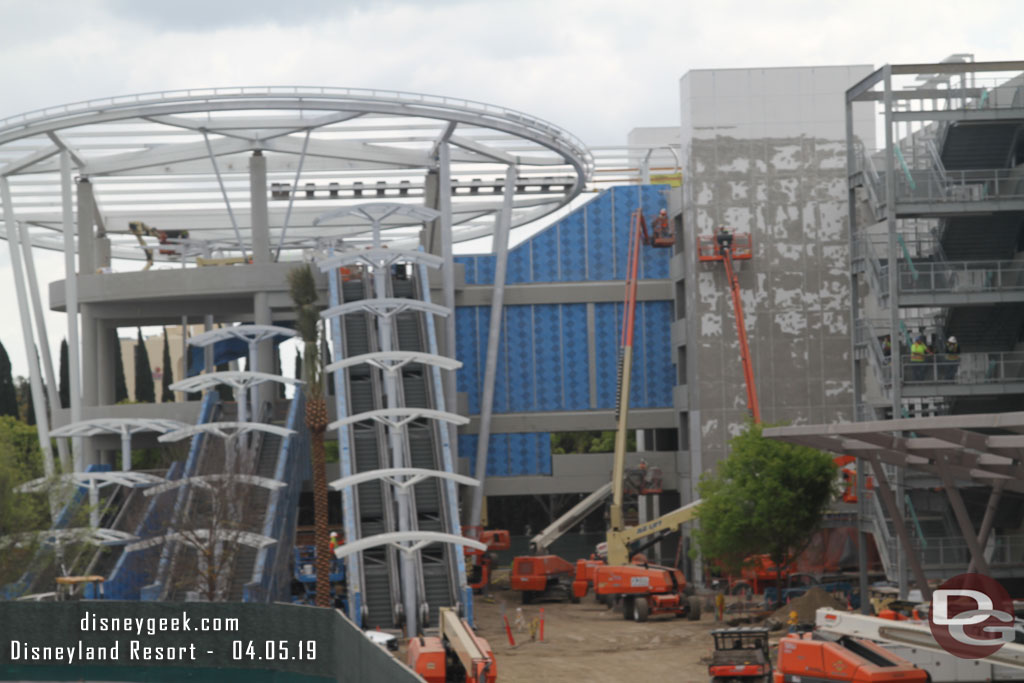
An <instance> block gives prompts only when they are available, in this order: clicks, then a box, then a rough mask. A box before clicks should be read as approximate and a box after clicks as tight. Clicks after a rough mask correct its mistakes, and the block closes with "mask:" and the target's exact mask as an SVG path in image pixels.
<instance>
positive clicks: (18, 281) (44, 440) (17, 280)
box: [0, 176, 54, 512]
mask: <svg viewBox="0 0 1024 683" xmlns="http://www.w3.org/2000/svg"><path fill="white" fill-rule="evenodd" d="M0 200H2V202H3V207H4V222H5V223H6V224H7V251H8V252H9V253H10V256H11V271H12V272H13V274H14V290H15V294H16V296H17V298H18V314H19V316H20V317H21V334H22V338H23V339H24V342H25V356H26V357H27V358H26V360H28V375H29V382H30V384H31V388H32V407H33V408H34V409H35V411H36V427H37V433H38V436H39V448H40V450H42V452H43V471H44V472H45V473H46V476H47V477H52V476H53V451H52V450H50V420H49V418H48V417H47V413H46V399H44V398H43V383H42V378H41V377H40V374H39V359H38V357H37V356H36V350H35V342H34V339H33V338H32V320H31V317H30V316H29V309H28V297H27V296H26V294H25V276H24V274H23V273H22V270H21V254H20V253H19V251H18V228H17V221H16V220H15V218H14V202H13V201H12V200H11V185H10V183H9V182H8V180H7V176H0ZM53 503H54V501H53V500H52V499H51V512H53V509H52V508H53Z"/></svg>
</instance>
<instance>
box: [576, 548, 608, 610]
mask: <svg viewBox="0 0 1024 683" xmlns="http://www.w3.org/2000/svg"><path fill="white" fill-rule="evenodd" d="M603 566H604V560H599V559H597V558H595V557H594V556H593V555H591V557H590V559H589V560H576V575H575V578H574V579H573V582H572V596H571V597H570V598H569V601H570V602H574V603H575V602H579V601H580V600H581V599H582V598H584V597H586V595H587V593H588V592H589V591H590V588H591V587H592V586H593V585H594V575H595V572H596V571H597V568H598V567H603ZM594 595H595V596H596V597H597V600H598V602H601V601H602V600H603V598H602V597H601V596H600V595H597V593H596V592H595V593H594Z"/></svg>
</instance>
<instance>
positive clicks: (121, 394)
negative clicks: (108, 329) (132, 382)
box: [112, 329, 128, 403]
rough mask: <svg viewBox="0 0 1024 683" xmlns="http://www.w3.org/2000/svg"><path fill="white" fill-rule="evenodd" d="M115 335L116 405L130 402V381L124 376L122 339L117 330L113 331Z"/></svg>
mask: <svg viewBox="0 0 1024 683" xmlns="http://www.w3.org/2000/svg"><path fill="white" fill-rule="evenodd" d="M112 333H113V335H114V403H120V402H121V401H127V400H128V380H126V379H125V376H124V356H123V355H121V338H120V337H119V336H117V330H116V329H115V330H113V331H112Z"/></svg>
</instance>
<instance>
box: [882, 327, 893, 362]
mask: <svg viewBox="0 0 1024 683" xmlns="http://www.w3.org/2000/svg"><path fill="white" fill-rule="evenodd" d="M882 355H883V356H884V357H885V362H886V363H888V362H889V359H890V358H891V357H892V335H891V334H887V335H885V336H884V337H882Z"/></svg>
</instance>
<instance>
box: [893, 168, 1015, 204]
mask: <svg viewBox="0 0 1024 683" xmlns="http://www.w3.org/2000/svg"><path fill="white" fill-rule="evenodd" d="M944 177H945V182H943V181H942V180H941V179H940V176H939V175H938V174H936V173H934V172H933V171H931V170H906V171H905V172H904V173H903V174H897V176H896V198H897V200H899V201H905V202H922V201H925V202H939V203H952V202H977V201H984V200H991V199H1022V198H1024V177H1022V176H1021V175H1020V174H1019V173H1015V172H1014V171H1013V170H1012V169H984V170H966V171H948V170H947V171H946V172H945V175H944Z"/></svg>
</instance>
